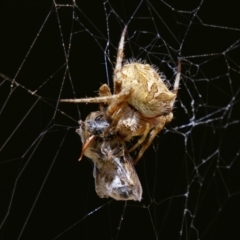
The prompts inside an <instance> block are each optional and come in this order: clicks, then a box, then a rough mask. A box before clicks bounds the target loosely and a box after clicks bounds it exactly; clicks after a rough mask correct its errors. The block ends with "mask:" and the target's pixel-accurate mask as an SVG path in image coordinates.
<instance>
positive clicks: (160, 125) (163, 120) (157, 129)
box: [134, 116, 166, 165]
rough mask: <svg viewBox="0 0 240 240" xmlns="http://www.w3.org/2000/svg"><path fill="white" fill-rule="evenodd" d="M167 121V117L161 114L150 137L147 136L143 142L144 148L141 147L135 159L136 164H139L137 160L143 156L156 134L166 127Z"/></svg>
mask: <svg viewBox="0 0 240 240" xmlns="http://www.w3.org/2000/svg"><path fill="white" fill-rule="evenodd" d="M165 123H166V118H165V117H164V116H161V117H159V118H158V124H157V125H156V126H155V127H154V128H153V129H152V131H151V132H150V134H149V136H148V138H146V140H145V141H144V142H143V143H142V148H141V149H140V151H139V153H138V155H137V157H136V159H135V160H134V165H135V164H137V162H138V161H139V159H140V158H141V157H142V155H143V154H144V152H145V151H146V149H147V148H148V147H149V146H150V144H151V143H152V141H153V139H154V138H155V137H156V135H157V134H158V133H159V132H160V131H161V130H162V129H163V128H164V126H165Z"/></svg>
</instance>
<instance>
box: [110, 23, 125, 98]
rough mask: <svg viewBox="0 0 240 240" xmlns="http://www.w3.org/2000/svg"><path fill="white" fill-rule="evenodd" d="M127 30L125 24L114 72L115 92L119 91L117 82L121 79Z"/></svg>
mask: <svg viewBox="0 0 240 240" xmlns="http://www.w3.org/2000/svg"><path fill="white" fill-rule="evenodd" d="M126 32H127V26H125V27H124V29H123V32H122V35H121V39H120V42H119V45H118V52H117V59H116V65H115V69H114V73H113V82H114V94H117V93H119V88H118V86H117V82H118V81H120V80H121V71H122V61H123V57H124V40H125V36H126Z"/></svg>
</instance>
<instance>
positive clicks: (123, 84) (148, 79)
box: [61, 27, 181, 164]
mask: <svg viewBox="0 0 240 240" xmlns="http://www.w3.org/2000/svg"><path fill="white" fill-rule="evenodd" d="M126 29H127V27H125V28H124V30H123V33H122V36H121V40H120V43H119V47H118V53H117V61H116V66H115V69H114V75H113V81H114V93H113V94H111V91H110V89H109V87H108V86H107V85H106V84H103V85H102V86H101V87H100V89H99V97H95V98H83V99H62V100H61V102H74V103H83V102H85V103H90V102H92V103H104V104H107V105H108V107H107V110H106V111H105V113H106V116H107V117H108V119H109V122H111V124H110V127H109V129H111V130H112V131H115V133H117V134H118V135H119V136H120V137H121V138H122V139H123V141H129V140H131V139H132V138H133V137H136V136H139V137H140V138H139V139H138V141H137V143H136V144H135V145H134V146H133V147H132V148H131V149H130V150H129V151H132V150H134V149H135V148H136V147H138V146H139V145H141V149H140V151H139V153H138V156H137V157H136V159H135V164H136V163H137V161H138V160H139V159H140V158H141V156H142V155H143V153H144V151H145V150H146V149H147V148H148V147H149V145H150V144H151V142H152V141H153V139H154V137H155V136H156V135H157V134H158V133H159V132H160V131H161V130H162V129H163V127H164V126H165V124H166V123H168V122H170V121H171V120H172V118H173V113H172V109H173V105H174V102H175V99H176V96H177V92H178V88H179V81H180V65H181V62H180V61H179V63H178V72H177V75H176V78H175V82H174V85H173V89H172V90H171V91H170V90H169V89H168V87H167V85H166V84H165V83H164V81H163V78H162V75H161V74H159V72H158V71H157V70H156V69H155V68H154V67H152V66H150V65H149V64H144V63H140V62H134V61H131V62H127V63H125V64H122V62H123V57H124V53H123V50H124V39H125V35H126ZM109 129H108V130H109Z"/></svg>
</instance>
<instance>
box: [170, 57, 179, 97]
mask: <svg viewBox="0 0 240 240" xmlns="http://www.w3.org/2000/svg"><path fill="white" fill-rule="evenodd" d="M180 78H181V59H180V58H179V59H178V68H177V75H176V77H175V81H174V85H173V90H172V92H173V93H175V94H176V95H177V92H178V89H179V82H180Z"/></svg>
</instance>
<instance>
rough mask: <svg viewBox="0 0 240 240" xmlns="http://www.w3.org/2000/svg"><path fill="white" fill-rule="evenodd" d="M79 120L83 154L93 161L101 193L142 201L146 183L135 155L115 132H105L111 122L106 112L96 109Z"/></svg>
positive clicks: (101, 194) (94, 174)
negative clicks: (140, 178)
mask: <svg viewBox="0 0 240 240" xmlns="http://www.w3.org/2000/svg"><path fill="white" fill-rule="evenodd" d="M79 123H80V128H79V129H78V130H77V133H78V134H79V135H80V137H81V141H82V144H83V148H82V154H84V155H85V156H87V157H88V158H90V159H91V160H92V161H93V164H94V170H93V176H94V178H95V189H96V193H97V194H98V196H99V197H101V198H108V197H112V198H114V199H116V200H135V201H140V200H141V199H142V186H141V183H140V181H139V178H138V175H137V173H136V171H135V168H134V166H133V163H132V158H131V156H130V155H129V153H128V151H127V148H126V145H125V143H124V142H123V141H122V140H121V138H120V137H119V136H117V135H116V134H113V133H111V132H108V133H107V134H104V132H105V131H106V129H107V128H108V126H109V123H108V122H107V120H106V118H105V116H104V114H103V113H102V112H101V111H97V112H92V113H90V114H89V115H88V116H87V118H86V120H85V121H79ZM81 157H82V155H81Z"/></svg>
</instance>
